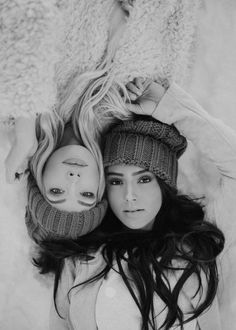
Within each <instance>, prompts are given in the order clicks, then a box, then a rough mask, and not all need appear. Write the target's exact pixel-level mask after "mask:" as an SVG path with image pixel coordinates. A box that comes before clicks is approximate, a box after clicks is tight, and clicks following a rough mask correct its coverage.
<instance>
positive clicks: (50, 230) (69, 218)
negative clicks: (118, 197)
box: [25, 175, 107, 242]
mask: <svg viewBox="0 0 236 330" xmlns="http://www.w3.org/2000/svg"><path fill="white" fill-rule="evenodd" d="M27 189H28V205H27V207H26V215H25V222H26V226H27V229H28V233H29V235H30V237H31V238H33V239H34V240H35V241H36V242H40V241H42V240H44V239H60V238H63V239H66V238H68V239H76V238H78V237H80V236H83V235H85V234H87V233H89V232H91V231H92V230H94V229H95V228H96V227H97V226H98V225H99V224H100V223H101V221H102V219H103V217H104V215H105V212H106V209H107V201H106V200H105V199H103V200H102V201H101V202H100V203H98V204H97V205H96V206H95V207H93V208H92V209H90V210H85V211H81V212H66V211H61V210H58V209H57V208H55V207H53V206H51V205H50V204H49V203H48V202H47V201H46V200H45V198H44V197H43V196H42V194H41V193H40V191H39V189H38V186H37V184H36V182H35V180H34V179H33V177H32V176H31V175H30V176H29V178H28V186H27Z"/></svg>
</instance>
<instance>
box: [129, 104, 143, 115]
mask: <svg viewBox="0 0 236 330" xmlns="http://www.w3.org/2000/svg"><path fill="white" fill-rule="evenodd" d="M126 107H127V110H129V111H130V112H132V113H135V114H137V115H144V112H143V110H142V108H141V107H140V105H139V104H133V103H127V104H126Z"/></svg>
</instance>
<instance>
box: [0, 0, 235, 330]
mask: <svg viewBox="0 0 236 330" xmlns="http://www.w3.org/2000/svg"><path fill="white" fill-rule="evenodd" d="M235 90H236V1H235V0H205V2H204V3H203V6H202V8H201V11H200V18H199V39H198V47H197V54H196V62H195V66H194V70H193V73H192V82H191V85H190V86H189V91H190V92H191V93H192V94H193V95H194V97H195V98H196V99H197V100H198V102H199V103H200V104H202V106H203V107H204V108H205V109H206V110H207V111H209V112H210V113H211V114H213V115H214V116H217V117H219V118H222V120H223V121H224V122H225V123H226V124H228V125H229V126H231V127H232V128H234V129H235V130H236V96H235ZM0 141H1V143H0V155H1V162H0V211H1V212H0V329H1V330H47V329H48V313H49V306H50V299H51V287H50V281H48V280H47V281H45V280H43V279H42V278H41V277H40V276H39V275H38V274H37V271H36V270H35V269H34V267H33V266H32V264H31V261H30V251H31V250H32V242H31V241H30V239H29V238H28V235H27V232H26V228H25V225H24V211H25V208H24V204H25V195H24V193H23V192H24V191H25V189H24V184H25V183H24V182H21V183H19V184H16V185H8V184H7V183H6V182H5V177H4V164H3V160H4V158H5V155H6V153H7V151H8V147H9V145H8V140H7V137H6V135H5V134H4V133H3V132H0ZM189 163H190V162H189ZM186 164H187V160H186ZM190 171H192V169H191V166H190V167H189V172H190ZM198 188H199V191H201V188H202V187H196V190H197V191H198ZM235 299H236V298H235Z"/></svg>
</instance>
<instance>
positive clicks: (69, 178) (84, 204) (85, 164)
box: [43, 145, 99, 212]
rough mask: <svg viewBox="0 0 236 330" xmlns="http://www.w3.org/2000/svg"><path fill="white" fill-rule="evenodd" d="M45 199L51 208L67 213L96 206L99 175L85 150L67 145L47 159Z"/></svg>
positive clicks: (92, 160)
mask: <svg viewBox="0 0 236 330" xmlns="http://www.w3.org/2000/svg"><path fill="white" fill-rule="evenodd" d="M43 185H44V188H45V193H46V197H47V198H48V201H49V203H50V204H51V205H53V206H55V207H56V208H58V209H60V210H66V211H68V212H72V211H75V212H80V211H83V210H88V209H90V208H92V207H93V206H95V204H96V202H97V191H98V186H99V172H98V167H97V164H96V161H95V159H94V158H93V156H92V154H91V153H90V152H89V151H88V149H86V148H85V147H83V146H80V145H67V146H64V147H61V148H59V149H57V150H56V151H55V152H54V153H53V154H52V155H51V156H50V157H49V159H48V161H47V163H46V166H45V170H44V173H43Z"/></svg>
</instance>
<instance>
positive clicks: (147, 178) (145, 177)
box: [108, 175, 152, 186]
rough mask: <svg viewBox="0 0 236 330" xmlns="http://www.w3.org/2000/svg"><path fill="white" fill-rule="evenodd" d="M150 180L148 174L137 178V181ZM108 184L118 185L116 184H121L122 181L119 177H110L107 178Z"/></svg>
mask: <svg viewBox="0 0 236 330" xmlns="http://www.w3.org/2000/svg"><path fill="white" fill-rule="evenodd" d="M151 181H152V178H151V177H150V176H148V175H145V176H142V177H140V178H139V179H138V183H149V182H151ZM108 184H109V185H111V186H118V185H122V184H123V182H122V180H120V179H116V178H114V179H110V180H108Z"/></svg>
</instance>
